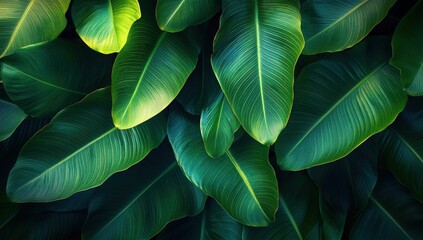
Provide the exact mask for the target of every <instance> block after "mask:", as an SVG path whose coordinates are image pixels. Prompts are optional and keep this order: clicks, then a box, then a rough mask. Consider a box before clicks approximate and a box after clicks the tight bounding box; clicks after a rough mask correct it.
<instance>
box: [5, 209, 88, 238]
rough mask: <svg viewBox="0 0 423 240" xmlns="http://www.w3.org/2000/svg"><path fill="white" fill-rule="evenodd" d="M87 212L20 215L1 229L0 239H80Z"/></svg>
mask: <svg viewBox="0 0 423 240" xmlns="http://www.w3.org/2000/svg"><path fill="white" fill-rule="evenodd" d="M86 215H87V213H86V211H77V212H44V213H39V214H32V215H18V216H17V217H15V218H14V219H12V220H11V221H10V222H9V223H8V224H6V225H5V226H4V227H3V228H1V229H0V239H27V240H39V239H78V238H79V232H80V231H81V227H82V224H83V223H84V220H85V217H86Z"/></svg>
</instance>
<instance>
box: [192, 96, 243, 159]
mask: <svg viewBox="0 0 423 240" xmlns="http://www.w3.org/2000/svg"><path fill="white" fill-rule="evenodd" d="M200 127H201V136H202V137H203V141H204V147H205V149H206V152H207V154H209V155H210V156H211V157H220V156H222V155H223V154H225V152H226V151H227V150H228V149H229V147H230V146H231V145H232V142H233V141H234V133H235V132H236V130H238V128H239V122H238V120H237V119H236V117H235V115H234V113H233V112H232V109H231V107H230V106H229V104H228V102H227V101H226V98H225V96H224V95H223V93H221V94H220V95H219V96H218V97H217V98H216V100H215V101H214V102H213V103H212V104H211V105H210V106H209V107H207V108H205V109H204V110H203V111H202V112H201V119H200Z"/></svg>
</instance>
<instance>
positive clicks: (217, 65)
mask: <svg viewBox="0 0 423 240" xmlns="http://www.w3.org/2000/svg"><path fill="white" fill-rule="evenodd" d="M222 5H223V7H222V10H223V12H222V16H221V20H220V28H219V31H218V33H217V35H216V38H215V41H214V52H213V55H212V66H213V69H214V72H215V73H216V76H217V79H218V80H219V82H220V85H221V87H222V90H223V92H224V93H225V95H226V97H227V99H228V101H229V104H230V106H231V107H232V109H233V111H234V113H235V115H236V116H238V119H239V121H240V122H241V125H242V126H243V127H244V128H245V130H246V131H247V132H248V133H249V134H250V135H251V136H252V137H253V138H254V139H256V140H257V141H258V142H260V143H262V144H266V145H271V144H273V143H274V142H275V141H276V139H277V137H278V135H279V133H280V132H281V131H282V129H283V128H284V127H285V125H286V123H287V121H288V118H289V114H290V111H291V107H292V98H293V90H292V89H293V82H294V67H295V63H296V61H297V59H298V56H299V55H300V53H301V50H302V49H303V46H304V39H303V36H302V34H301V29H300V25H301V21H300V18H301V17H300V12H299V3H298V1H297V0H281V1H272V0H263V1H258V0H247V1H245V0H223V1H222Z"/></svg>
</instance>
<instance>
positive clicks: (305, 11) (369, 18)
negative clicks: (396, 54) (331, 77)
mask: <svg viewBox="0 0 423 240" xmlns="http://www.w3.org/2000/svg"><path fill="white" fill-rule="evenodd" d="M395 2H396V0H371V1H368V0H343V1H336V2H334V1H332V0H319V1H316V0H307V1H305V3H304V4H303V5H301V16H302V20H303V21H302V25H301V27H302V31H303V34H304V38H305V47H304V51H303V54H316V53H321V52H336V51H341V50H343V49H345V48H349V47H352V46H354V45H355V44H356V43H358V42H360V41H361V40H362V39H363V38H364V37H365V36H366V35H367V34H368V33H369V32H370V31H371V30H372V29H373V28H374V27H375V26H376V25H377V24H378V23H379V22H380V21H382V19H384V18H385V16H386V15H387V14H388V11H389V9H390V8H391V7H392V5H394V3H395Z"/></svg>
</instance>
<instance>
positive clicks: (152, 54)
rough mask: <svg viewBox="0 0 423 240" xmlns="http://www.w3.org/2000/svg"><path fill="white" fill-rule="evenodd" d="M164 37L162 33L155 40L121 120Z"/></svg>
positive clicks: (164, 33) (164, 34)
mask: <svg viewBox="0 0 423 240" xmlns="http://www.w3.org/2000/svg"><path fill="white" fill-rule="evenodd" d="M165 36H166V32H162V33H160V37H159V39H158V40H157V42H156V44H155V45H154V48H153V50H152V51H151V53H150V55H149V56H148V59H147V62H146V63H145V65H144V68H143V70H142V72H141V75H140V77H139V78H138V82H137V85H136V86H135V89H134V91H133V93H132V95H131V98H130V99H129V102H128V104H127V105H126V107H125V110H124V111H123V114H122V119H123V118H125V116H126V113H127V112H128V109H129V107H130V106H131V104H132V101H133V100H134V97H135V95H137V94H136V93H137V92H138V90H139V88H140V86H141V82H142V80H143V79H144V75H145V73H146V72H147V69H148V68H149V67H150V65H151V62H152V60H153V58H154V56H155V55H156V52H157V51H158V49H159V46H160V45H161V43H162V42H163V40H164V38H165Z"/></svg>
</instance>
